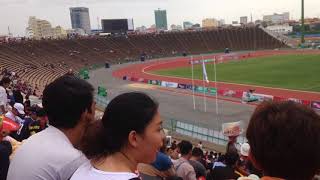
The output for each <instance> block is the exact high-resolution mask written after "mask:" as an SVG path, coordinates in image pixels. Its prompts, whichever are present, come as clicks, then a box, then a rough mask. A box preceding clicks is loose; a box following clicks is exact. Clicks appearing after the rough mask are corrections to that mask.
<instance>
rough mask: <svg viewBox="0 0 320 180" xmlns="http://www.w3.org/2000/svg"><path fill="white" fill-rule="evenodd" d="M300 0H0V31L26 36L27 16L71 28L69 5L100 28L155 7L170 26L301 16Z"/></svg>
mask: <svg viewBox="0 0 320 180" xmlns="http://www.w3.org/2000/svg"><path fill="white" fill-rule="evenodd" d="M300 1H301V0H0V34H2V35H3V34H7V32H8V26H10V29H11V32H12V33H13V34H14V35H24V32H25V28H26V26H27V22H28V17H29V16H36V17H37V18H40V19H45V20H48V21H49V22H51V24H52V25H53V26H57V25H61V26H62V27H64V28H65V29H69V28H71V23H70V14H69V7H74V6H85V7H88V8H89V11H90V19H91V27H92V28H93V29H95V28H97V26H98V21H97V18H98V17H99V18H100V19H103V18H133V19H134V24H135V27H138V26H141V25H145V26H148V27H149V26H150V25H152V24H154V21H155V20H154V13H153V11H154V10H155V9H158V8H161V9H166V10H167V16H168V25H169V26H170V25H171V24H177V25H179V24H180V25H182V23H183V21H186V20H188V21H191V22H193V23H201V20H202V19H204V18H216V19H225V20H226V23H230V22H231V21H233V20H237V21H239V17H240V16H248V17H249V18H250V14H251V13H252V15H253V19H254V20H256V19H262V16H263V15H266V14H272V13H276V12H277V13H282V12H286V11H288V12H290V18H293V19H298V18H299V17H300V3H301V2H300ZM305 4H306V5H305V6H306V7H305V8H306V17H320V0H305Z"/></svg>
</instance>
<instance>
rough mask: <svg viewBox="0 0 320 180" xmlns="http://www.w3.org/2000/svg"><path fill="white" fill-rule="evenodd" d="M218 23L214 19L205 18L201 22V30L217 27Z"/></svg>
mask: <svg viewBox="0 0 320 180" xmlns="http://www.w3.org/2000/svg"><path fill="white" fill-rule="evenodd" d="M218 25H219V23H218V21H217V20H216V19H214V18H206V19H203V20H202V27H203V28H210V27H218Z"/></svg>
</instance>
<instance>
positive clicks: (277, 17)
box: [263, 12, 290, 24]
mask: <svg viewBox="0 0 320 180" xmlns="http://www.w3.org/2000/svg"><path fill="white" fill-rule="evenodd" d="M289 20H290V13H289V12H285V13H282V14H277V13H274V14H273V15H265V16H263V21H265V22H271V23H273V24H283V23H286V22H288V21H289Z"/></svg>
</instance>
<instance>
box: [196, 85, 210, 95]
mask: <svg viewBox="0 0 320 180" xmlns="http://www.w3.org/2000/svg"><path fill="white" fill-rule="evenodd" d="M194 90H195V91H196V92H198V93H204V92H205V93H208V90H209V89H208V88H207V87H202V86H195V89H194Z"/></svg>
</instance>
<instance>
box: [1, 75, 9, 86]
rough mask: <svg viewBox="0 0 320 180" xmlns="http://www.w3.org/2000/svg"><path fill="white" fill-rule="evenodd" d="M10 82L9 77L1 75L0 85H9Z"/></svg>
mask: <svg viewBox="0 0 320 180" xmlns="http://www.w3.org/2000/svg"><path fill="white" fill-rule="evenodd" d="M10 83H11V80H10V78H9V77H3V78H2V79H1V81H0V86H3V87H4V88H7V87H9V85H10Z"/></svg>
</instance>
